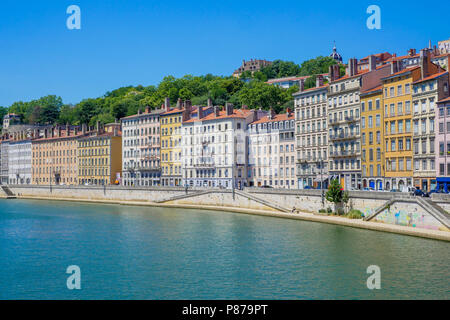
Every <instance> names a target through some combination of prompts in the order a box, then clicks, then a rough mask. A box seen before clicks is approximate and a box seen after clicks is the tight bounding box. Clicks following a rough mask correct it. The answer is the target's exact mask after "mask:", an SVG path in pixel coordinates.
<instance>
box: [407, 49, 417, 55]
mask: <svg viewBox="0 0 450 320" xmlns="http://www.w3.org/2000/svg"><path fill="white" fill-rule="evenodd" d="M415 54H416V49H409V50H408V55H409V56H414V55H415Z"/></svg>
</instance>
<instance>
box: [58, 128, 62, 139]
mask: <svg viewBox="0 0 450 320" xmlns="http://www.w3.org/2000/svg"><path fill="white" fill-rule="evenodd" d="M61 133H62V130H61V126H58V137H61V136H62V134H61Z"/></svg>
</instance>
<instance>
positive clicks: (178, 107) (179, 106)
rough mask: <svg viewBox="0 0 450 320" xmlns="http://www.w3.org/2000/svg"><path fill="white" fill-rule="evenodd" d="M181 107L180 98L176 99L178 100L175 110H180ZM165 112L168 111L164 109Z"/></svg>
mask: <svg viewBox="0 0 450 320" xmlns="http://www.w3.org/2000/svg"><path fill="white" fill-rule="evenodd" d="M181 105H182V101H181V98H178V100H177V109H179V110H181V108H182V107H181ZM166 108H167V106H166ZM166 110H167V111H169V110H168V109H166Z"/></svg>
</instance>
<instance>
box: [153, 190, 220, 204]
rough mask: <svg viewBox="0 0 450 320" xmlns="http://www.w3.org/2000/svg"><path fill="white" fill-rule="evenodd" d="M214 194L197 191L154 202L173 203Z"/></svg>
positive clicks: (208, 191)
mask: <svg viewBox="0 0 450 320" xmlns="http://www.w3.org/2000/svg"><path fill="white" fill-rule="evenodd" d="M211 192H214V191H212V190H207V191H198V192H191V193H189V192H188V193H187V194H180V195H177V196H173V197H170V198H167V199H162V200H155V201H154V202H155V203H164V202H168V201H175V200H181V199H187V198H192V197H196V196H200V195H203V194H208V193H211Z"/></svg>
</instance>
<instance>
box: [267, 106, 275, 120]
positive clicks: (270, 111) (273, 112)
mask: <svg viewBox="0 0 450 320" xmlns="http://www.w3.org/2000/svg"><path fill="white" fill-rule="evenodd" d="M267 116H268V118H269V119H270V120H272V119H274V118H275V111H274V110H273V108H272V107H270V110H269V114H268V115H267Z"/></svg>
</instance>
